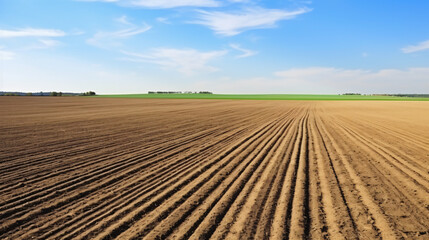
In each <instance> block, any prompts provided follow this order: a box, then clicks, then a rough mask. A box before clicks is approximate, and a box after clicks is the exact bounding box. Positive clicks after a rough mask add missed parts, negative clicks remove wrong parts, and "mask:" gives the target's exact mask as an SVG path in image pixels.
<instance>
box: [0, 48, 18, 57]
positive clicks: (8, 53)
mask: <svg viewBox="0 0 429 240" xmlns="http://www.w3.org/2000/svg"><path fill="white" fill-rule="evenodd" d="M15 55H16V54H15V53H14V52H11V51H6V50H3V47H2V46H0V60H12V59H13V58H14V57H15Z"/></svg>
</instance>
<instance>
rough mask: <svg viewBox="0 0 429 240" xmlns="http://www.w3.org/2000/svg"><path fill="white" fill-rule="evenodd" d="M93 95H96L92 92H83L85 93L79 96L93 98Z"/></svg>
mask: <svg viewBox="0 0 429 240" xmlns="http://www.w3.org/2000/svg"><path fill="white" fill-rule="evenodd" d="M95 95H96V93H95V92H93V91H89V92H85V93H82V94H81V96H95Z"/></svg>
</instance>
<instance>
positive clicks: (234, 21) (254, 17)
mask: <svg viewBox="0 0 429 240" xmlns="http://www.w3.org/2000/svg"><path fill="white" fill-rule="evenodd" d="M309 11H311V9H308V8H300V9H297V10H294V11H286V10H280V9H266V8H261V7H254V8H247V9H244V10H242V11H240V12H234V13H228V12H220V11H202V10H200V11H199V15H198V17H197V18H198V20H195V21H192V22H190V23H194V24H201V25H204V26H207V27H209V28H210V29H212V30H213V31H215V33H217V34H219V35H223V36H233V35H237V34H240V33H242V32H244V31H246V30H250V29H260V28H271V27H275V25H276V23H277V22H278V21H280V20H286V19H292V18H295V17H296V16H298V15H301V14H304V13H307V12H309Z"/></svg>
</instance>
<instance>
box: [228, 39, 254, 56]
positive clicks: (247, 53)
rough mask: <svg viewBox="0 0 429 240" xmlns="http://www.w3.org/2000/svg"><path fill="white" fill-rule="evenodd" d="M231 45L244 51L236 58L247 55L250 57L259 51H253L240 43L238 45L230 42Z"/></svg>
mask: <svg viewBox="0 0 429 240" xmlns="http://www.w3.org/2000/svg"><path fill="white" fill-rule="evenodd" d="M229 46H230V47H231V48H232V49H234V50H237V51H239V52H242V54H240V55H237V56H236V58H246V57H250V56H253V55H256V54H258V52H256V51H252V50H249V49H244V48H242V47H240V45H238V44H233V43H231V44H229Z"/></svg>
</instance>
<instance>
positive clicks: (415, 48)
mask: <svg viewBox="0 0 429 240" xmlns="http://www.w3.org/2000/svg"><path fill="white" fill-rule="evenodd" d="M428 49H429V40H427V41H424V42H420V43H419V44H417V45H410V46H406V47H404V48H402V49H401V50H402V52H403V53H413V52H420V51H424V50H428Z"/></svg>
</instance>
